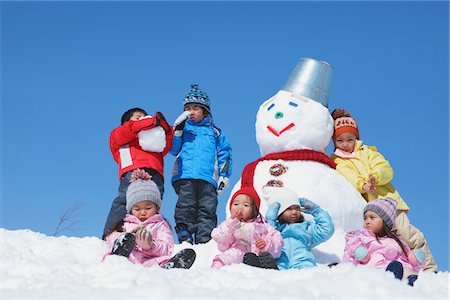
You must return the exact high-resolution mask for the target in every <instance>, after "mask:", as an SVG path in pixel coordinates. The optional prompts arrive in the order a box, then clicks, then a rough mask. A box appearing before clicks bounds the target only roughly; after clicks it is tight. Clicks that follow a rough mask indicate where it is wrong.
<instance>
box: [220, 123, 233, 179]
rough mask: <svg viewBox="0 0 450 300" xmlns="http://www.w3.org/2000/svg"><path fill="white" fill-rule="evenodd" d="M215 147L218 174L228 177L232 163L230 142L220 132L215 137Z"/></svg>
mask: <svg viewBox="0 0 450 300" xmlns="http://www.w3.org/2000/svg"><path fill="white" fill-rule="evenodd" d="M216 149H217V161H218V164H219V176H225V177H228V178H229V177H230V176H231V170H232V165H233V159H232V155H233V153H232V149H231V144H230V142H229V141H228V139H227V137H226V136H225V134H224V133H223V131H221V132H220V135H219V136H218V137H217V138H216Z"/></svg>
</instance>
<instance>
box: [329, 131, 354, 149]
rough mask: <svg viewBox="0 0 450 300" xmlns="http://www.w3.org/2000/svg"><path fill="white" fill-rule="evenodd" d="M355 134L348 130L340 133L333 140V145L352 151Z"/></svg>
mask: <svg viewBox="0 0 450 300" xmlns="http://www.w3.org/2000/svg"><path fill="white" fill-rule="evenodd" d="M355 144H356V135H354V134H353V133H350V132H344V133H342V134H340V135H339V136H338V137H336V139H335V140H334V146H335V147H336V148H337V149H341V150H342V151H345V152H348V153H352V152H353V150H355Z"/></svg>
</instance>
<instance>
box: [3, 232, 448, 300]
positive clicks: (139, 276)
mask: <svg viewBox="0 0 450 300" xmlns="http://www.w3.org/2000/svg"><path fill="white" fill-rule="evenodd" d="M0 242H1V264H0V282H1V287H0V298H1V299H2V300H10V299H46V300H48V299H58V300H60V299H77V300H83V299H134V298H139V299H448V296H449V294H448V292H449V279H450V277H449V274H448V272H439V273H437V274H435V273H426V272H425V273H420V274H419V278H418V280H417V281H416V282H415V286H414V287H410V286H408V285H407V284H406V282H405V281H400V280H397V279H395V278H394V277H393V275H392V274H391V273H388V272H385V271H383V270H377V269H373V268H370V267H361V266H358V267H355V266H353V265H350V264H339V265H337V266H336V267H333V268H329V267H327V266H325V265H319V266H318V267H315V268H310V269H302V270H287V271H276V270H266V269H258V268H253V267H250V266H246V265H244V264H236V265H231V266H226V267H223V268H222V269H219V270H215V269H210V268H209V265H210V264H211V260H212V258H213V257H214V255H215V254H216V253H217V246H216V244H215V242H213V241H210V242H209V243H207V244H204V245H194V246H190V245H189V244H186V243H183V244H181V245H175V250H174V253H176V252H177V251H179V250H181V249H183V248H187V247H192V248H193V249H194V250H195V251H196V252H197V259H196V261H195V262H194V265H193V266H192V268H191V269H189V270H180V269H172V270H164V269H161V268H159V267H152V268H144V267H142V266H141V265H134V264H132V263H130V262H129V261H128V260H127V259H126V258H124V257H120V256H109V257H107V258H106V259H105V260H104V261H103V262H102V261H101V259H102V256H103V254H104V252H105V251H106V245H105V243H104V242H103V241H102V240H100V239H98V238H96V237H84V238H76V237H65V236H62V237H49V236H46V235H43V234H40V233H36V232H33V231H30V230H14V231H12V230H6V229H0Z"/></svg>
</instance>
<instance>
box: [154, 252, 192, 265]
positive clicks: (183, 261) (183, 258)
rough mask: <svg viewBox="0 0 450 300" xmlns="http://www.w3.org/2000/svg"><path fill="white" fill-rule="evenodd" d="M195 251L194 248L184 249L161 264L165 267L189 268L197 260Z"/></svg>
mask: <svg viewBox="0 0 450 300" xmlns="http://www.w3.org/2000/svg"><path fill="white" fill-rule="evenodd" d="M195 257H196V255H195V251H194V250H193V249H183V250H181V251H180V252H178V253H177V254H175V256H174V257H172V258H171V259H170V260H169V261H168V262H166V263H165V264H164V265H162V266H161V268H163V269H189V268H190V267H191V266H192V264H193V263H194V261H195Z"/></svg>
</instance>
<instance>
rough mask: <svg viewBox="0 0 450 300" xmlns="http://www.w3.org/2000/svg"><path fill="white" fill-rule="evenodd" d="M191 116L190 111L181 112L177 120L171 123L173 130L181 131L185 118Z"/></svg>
mask: <svg viewBox="0 0 450 300" xmlns="http://www.w3.org/2000/svg"><path fill="white" fill-rule="evenodd" d="M190 115H191V112H190V111H183V112H182V113H181V115H179V116H178V118H177V119H176V120H175V122H173V127H175V130H182V129H183V128H184V124H185V123H186V122H185V121H186V120H187V118H188V117H189V116H190Z"/></svg>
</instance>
